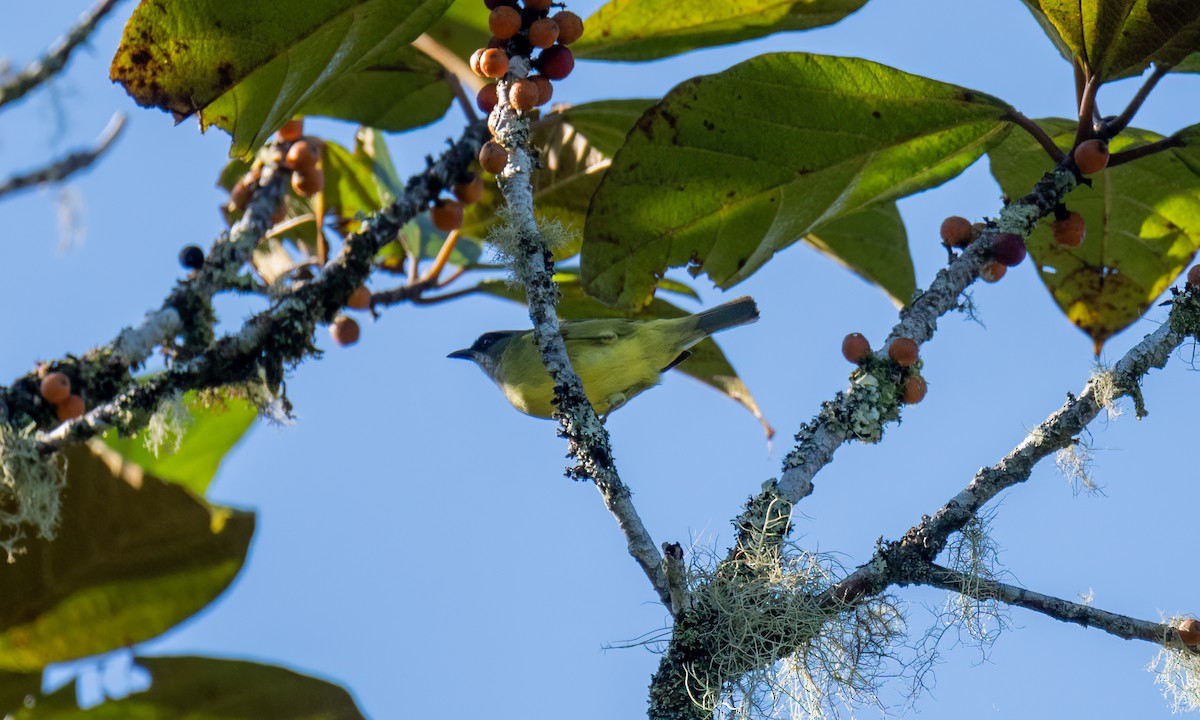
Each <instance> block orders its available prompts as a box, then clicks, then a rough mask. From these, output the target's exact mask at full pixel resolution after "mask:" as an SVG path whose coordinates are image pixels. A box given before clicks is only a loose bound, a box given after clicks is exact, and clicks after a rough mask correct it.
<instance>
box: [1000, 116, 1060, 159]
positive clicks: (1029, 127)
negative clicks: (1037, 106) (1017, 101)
mask: <svg viewBox="0 0 1200 720" xmlns="http://www.w3.org/2000/svg"><path fill="white" fill-rule="evenodd" d="M1008 119H1009V120H1011V121H1013V122H1014V123H1015V124H1016V125H1018V126H1019V127H1021V128H1022V129H1023V130H1025V132H1027V133H1029V134H1030V135H1032V136H1033V139H1034V140H1037V141H1038V143H1039V144H1040V145H1041V146H1042V148H1043V149H1045V151H1046V154H1047V155H1049V156H1050V159H1051V160H1053V161H1054V164H1055V165H1057V164H1058V163H1060V162H1062V161H1063V158H1065V157H1066V156H1067V154H1066V153H1065V152H1063V151H1062V148H1060V147H1059V146H1058V145H1056V144H1055V143H1054V140H1053V139H1052V138H1051V137H1050V136H1049V135H1047V134H1046V131H1045V130H1044V129H1043V128H1042V126H1041V125H1038V124H1037V123H1035V122H1034V121H1032V120H1030V119H1029V118H1027V117H1025V116H1024V115H1023V114H1021V113H1019V112H1017V111H1016V110H1013V111H1012V112H1010V113H1009V114H1008Z"/></svg>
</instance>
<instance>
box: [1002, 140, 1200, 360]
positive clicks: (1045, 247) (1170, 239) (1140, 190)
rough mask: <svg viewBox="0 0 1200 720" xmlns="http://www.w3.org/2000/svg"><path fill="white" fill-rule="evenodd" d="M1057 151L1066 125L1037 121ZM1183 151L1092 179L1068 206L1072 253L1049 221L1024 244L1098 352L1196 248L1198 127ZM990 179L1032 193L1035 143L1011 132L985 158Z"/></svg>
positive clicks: (1126, 144)
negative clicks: (1075, 221)
mask: <svg viewBox="0 0 1200 720" xmlns="http://www.w3.org/2000/svg"><path fill="white" fill-rule="evenodd" d="M1038 124H1040V125H1041V126H1042V127H1044V128H1045V129H1046V131H1047V132H1048V133H1050V134H1051V136H1052V137H1053V138H1054V140H1055V142H1056V143H1058V145H1059V146H1060V147H1062V148H1063V149H1066V148H1069V147H1070V146H1071V142H1072V141H1073V140H1074V137H1075V122H1074V121H1072V120H1061V119H1049V120H1039V121H1038ZM1180 135H1181V137H1182V139H1183V141H1184V143H1185V145H1184V146H1183V147H1176V148H1172V149H1170V150H1166V151H1164V152H1160V153H1157V154H1154V155H1149V156H1147V157H1143V158H1140V159H1138V160H1135V161H1133V162H1129V163H1125V164H1123V165H1120V166H1117V167H1112V168H1108V169H1106V170H1104V171H1103V172H1099V173H1096V174H1094V175H1092V176H1091V182H1092V187H1091V188H1088V187H1087V186H1080V187H1079V188H1077V189H1075V190H1074V191H1073V192H1072V193H1071V195H1070V196H1069V197H1068V198H1067V202H1066V205H1067V207H1068V208H1069V209H1070V210H1073V211H1075V212H1078V213H1079V214H1081V215H1082V216H1083V218H1084V222H1085V223H1086V226H1087V236H1086V238H1085V239H1084V241H1083V244H1082V245H1081V246H1080V247H1078V248H1068V247H1063V246H1061V245H1058V244H1057V243H1055V242H1054V239H1053V234H1052V233H1051V231H1050V228H1049V222H1050V219H1047V220H1045V221H1043V223H1042V225H1041V226H1040V227H1038V228H1037V229H1036V230H1034V232H1033V234H1032V235H1031V236H1030V237H1029V240H1028V242H1027V245H1028V248H1029V254H1030V256H1032V258H1033V260H1034V263H1035V266H1036V267H1037V269H1038V273H1039V275H1040V276H1041V279H1042V282H1043V283H1044V284H1045V285H1046V288H1047V289H1048V290H1049V291H1050V294H1051V295H1052V296H1053V297H1054V300H1055V302H1057V303H1058V306H1059V307H1060V308H1061V309H1062V311H1063V313H1064V314H1066V316H1067V319H1069V320H1070V321H1071V322H1073V323H1075V324H1076V325H1077V326H1079V328H1080V329H1082V330H1083V331H1084V332H1086V333H1087V334H1088V335H1090V336H1091V337H1092V339H1093V341H1094V342H1095V343H1096V348H1097V352H1099V348H1100V346H1101V345H1102V344H1103V343H1104V341H1105V340H1107V339H1108V338H1109V337H1112V336H1113V335H1115V334H1116V333H1118V332H1120V331H1121V330H1123V329H1125V328H1126V327H1128V326H1129V325H1130V324H1131V323H1133V322H1134V321H1135V320H1137V319H1138V318H1139V317H1141V315H1142V313H1143V312H1145V311H1146V309H1147V308H1149V307H1150V305H1151V304H1152V303H1153V302H1154V301H1155V299H1157V298H1158V296H1159V295H1161V294H1162V292H1163V291H1164V290H1166V288H1167V286H1169V285H1170V284H1171V283H1172V282H1174V280H1175V278H1176V277H1177V276H1178V275H1179V273H1180V272H1181V271H1182V270H1183V269H1184V268H1185V267H1187V265H1188V263H1189V262H1191V259H1192V257H1193V256H1194V255H1195V254H1196V250H1197V249H1200V192H1197V188H1200V126H1192V127H1191V128H1189V129H1187V130H1184V131H1182V132H1181V133H1180ZM1158 139H1160V136H1159V135H1156V134H1155V133H1152V132H1149V131H1147V130H1138V129H1135V128H1127V129H1126V130H1125V131H1123V132H1122V133H1121V134H1120V135H1119V136H1118V137H1116V138H1114V139H1113V140H1112V142H1110V143H1109V149H1110V150H1111V151H1112V152H1120V151H1122V150H1128V149H1129V148H1131V147H1135V146H1138V145H1142V144H1145V143H1149V142H1153V141H1155V140H1158ZM989 157H990V160H991V165H992V174H993V175H994V176H995V177H996V180H997V181H999V183H1000V187H1001V188H1003V190H1004V192H1005V194H1006V195H1008V196H1009V197H1020V196H1022V195H1024V194H1025V193H1027V192H1029V191H1030V189H1031V188H1033V186H1034V184H1035V183H1036V182H1037V181H1038V179H1039V178H1040V177H1041V176H1042V174H1043V173H1045V172H1046V171H1047V170H1049V169H1050V167H1051V164H1052V163H1051V162H1050V160H1048V159H1047V158H1046V153H1045V151H1044V150H1042V148H1041V146H1040V145H1038V143H1037V142H1036V141H1035V140H1033V138H1031V137H1029V136H1028V135H1027V134H1025V133H1013V134H1012V135H1011V136H1010V137H1009V138H1008V139H1007V140H1005V141H1004V143H1003V144H1001V145H999V146H998V147H996V148H994V149H992V150H991V151H990V152H989Z"/></svg>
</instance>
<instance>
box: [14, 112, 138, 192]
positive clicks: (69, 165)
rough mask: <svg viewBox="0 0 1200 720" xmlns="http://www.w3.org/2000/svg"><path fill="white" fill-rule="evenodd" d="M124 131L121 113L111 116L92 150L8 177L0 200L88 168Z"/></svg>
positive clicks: (73, 154)
mask: <svg viewBox="0 0 1200 720" xmlns="http://www.w3.org/2000/svg"><path fill="white" fill-rule="evenodd" d="M124 129H125V116H124V115H122V114H121V113H117V114H116V115H113V117H112V119H111V120H109V121H108V126H107V127H105V128H104V132H102V133H100V137H99V138H97V139H96V145H95V146H94V147H92V149H90V150H77V151H75V152H73V153H71V154H70V155H67V156H66V157H64V158H62V159H60V160H55V161H54V162H52V163H50V164H49V165H47V166H45V167H42V168H39V169H37V170H33V171H31V172H28V173H24V174H22V175H14V176H12V177H10V178H9V179H8V180H5V181H4V182H3V183H0V198H2V197H4V196H5V195H8V194H10V193H14V192H19V191H21V190H26V189H29V188H31V187H36V186H38V185H44V184H46V183H53V182H62V181H63V180H66V179H67V178H68V177H70V176H71V175H74V174H75V173H77V172H79V171H80V170H84V169H86V168H88V167H90V166H91V164H92V163H94V162H95V161H96V159H97V158H99V157H100V156H101V155H103V154H104V153H105V152H106V151H107V150H108V149H109V148H110V147H112V144H113V143H114V142H116V140H117V137H118V136H119V135H120V134H121V131H122V130H124Z"/></svg>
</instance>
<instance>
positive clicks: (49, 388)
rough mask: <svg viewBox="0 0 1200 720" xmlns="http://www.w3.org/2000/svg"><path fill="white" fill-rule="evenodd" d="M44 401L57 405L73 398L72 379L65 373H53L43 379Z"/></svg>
mask: <svg viewBox="0 0 1200 720" xmlns="http://www.w3.org/2000/svg"><path fill="white" fill-rule="evenodd" d="M41 392H42V399H43V400H45V401H46V402H48V403H50V404H51V405H57V404H59V403H61V402H62V401H63V400H66V399H67V398H68V397H70V396H71V378H69V377H67V376H66V374H65V373H60V372H52V373H50V374H49V375H47V376H46V377H44V378H42V386H41Z"/></svg>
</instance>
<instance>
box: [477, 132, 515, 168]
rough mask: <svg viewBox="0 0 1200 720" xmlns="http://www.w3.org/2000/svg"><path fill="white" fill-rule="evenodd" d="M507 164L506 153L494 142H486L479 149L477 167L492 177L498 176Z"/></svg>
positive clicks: (501, 146) (502, 147)
mask: <svg viewBox="0 0 1200 720" xmlns="http://www.w3.org/2000/svg"><path fill="white" fill-rule="evenodd" d="M507 164H508V151H507V150H505V149H504V146H503V145H501V144H500V143H498V142H496V141H494V140H488V141H487V142H485V143H484V144H483V147H482V148H480V149H479V165H480V166H481V167H482V168H483V169H484V170H485V171H486V172H490V173H491V174H493V175H499V174H500V173H501V172H502V171H503V170H504V166H505V165H507Z"/></svg>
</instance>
